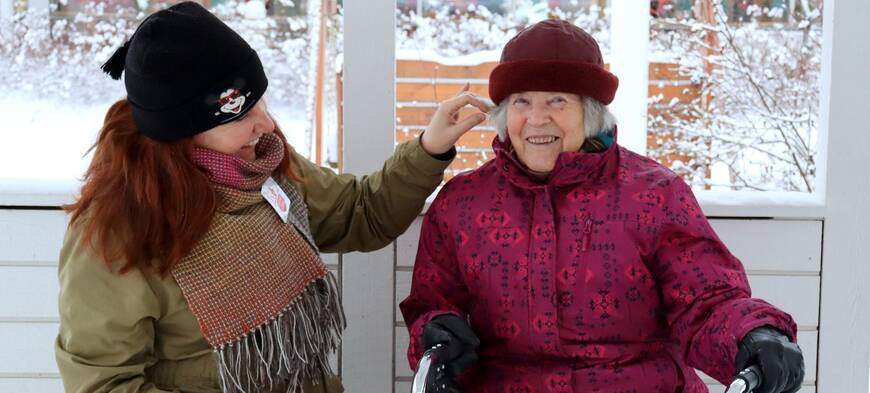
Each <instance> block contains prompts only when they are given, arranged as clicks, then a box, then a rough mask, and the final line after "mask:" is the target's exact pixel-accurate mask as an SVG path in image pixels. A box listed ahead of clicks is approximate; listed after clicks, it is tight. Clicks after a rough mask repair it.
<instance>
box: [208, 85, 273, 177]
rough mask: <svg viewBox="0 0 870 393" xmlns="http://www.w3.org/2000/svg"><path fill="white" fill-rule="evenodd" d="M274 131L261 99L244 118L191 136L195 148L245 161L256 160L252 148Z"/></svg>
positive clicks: (263, 101)
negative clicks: (264, 136)
mask: <svg viewBox="0 0 870 393" xmlns="http://www.w3.org/2000/svg"><path fill="white" fill-rule="evenodd" d="M273 131H275V122H274V121H272V117H271V116H269V113H268V112H267V111H266V100H265V99H263V98H261V99H260V101H258V102H257V104H256V105H254V107H253V108H251V110H249V111H248V113H245V115H244V116H242V117H241V118H238V119H236V120H233V121H231V122H229V123H226V124H221V125H219V126H217V127H214V128H211V129H209V130H207V131H204V132H201V133H199V134H196V135H194V136H193V143H194V144H195V145H197V146H200V147H204V148H207V149H211V150H214V151H218V152H221V153H224V154H229V155H232V156H236V157H240V158H242V159H243V160H246V161H253V160H255V159H256V158H257V154H256V152H255V150H254V147H255V146H256V145H257V142H259V141H260V136H261V135H263V134H268V133H271V132H273Z"/></svg>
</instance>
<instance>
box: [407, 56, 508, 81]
mask: <svg viewBox="0 0 870 393" xmlns="http://www.w3.org/2000/svg"><path fill="white" fill-rule="evenodd" d="M495 66H496V63H495V62H490V63H483V64H480V65H473V66H449V65H443V64H438V63H435V62H432V61H417V60H398V61H396V76H397V77H399V78H461V79H489V73H490V72H492V69H493V68H495Z"/></svg>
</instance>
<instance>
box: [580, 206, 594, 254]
mask: <svg viewBox="0 0 870 393" xmlns="http://www.w3.org/2000/svg"><path fill="white" fill-rule="evenodd" d="M590 242H592V215H591V214H588V213H587V214H586V226H585V227H584V228H583V248H582V251H587V250H589V243H590Z"/></svg>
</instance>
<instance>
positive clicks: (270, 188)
mask: <svg viewBox="0 0 870 393" xmlns="http://www.w3.org/2000/svg"><path fill="white" fill-rule="evenodd" d="M260 194H263V198H266V201H267V202H269V204H270V205H272V209H275V213H278V217H281V221H284V223H287V216H288V215H289V214H290V198H289V197H287V194H286V193H284V190H282V189H281V186H279V185H278V183H276V182H275V180H274V179H272V178H271V177H270V178H268V179H266V182H265V183H263V187H262V188H261V189H260Z"/></svg>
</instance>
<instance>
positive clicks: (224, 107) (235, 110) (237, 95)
mask: <svg viewBox="0 0 870 393" xmlns="http://www.w3.org/2000/svg"><path fill="white" fill-rule="evenodd" d="M249 95H251V92H248V93H247V94H245V95H242V93H241V92H240V91H239V89H236V88H229V89H226V90H225V91H224V92H223V93H221V94H220V97H219V98H218V100H217V104H218V105H220V112H215V114H214V115H215V116H219V115H220V114H221V113H228V114H234V115H237V114H239V112H241V111H242V108H243V107H244V105H245V100H246V98H247V96H249Z"/></svg>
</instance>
